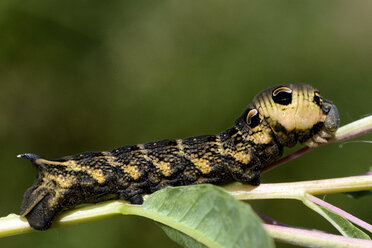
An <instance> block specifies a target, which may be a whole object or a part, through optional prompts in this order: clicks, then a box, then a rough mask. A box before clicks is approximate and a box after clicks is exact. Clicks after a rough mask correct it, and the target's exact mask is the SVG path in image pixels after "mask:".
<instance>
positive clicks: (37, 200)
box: [19, 84, 339, 230]
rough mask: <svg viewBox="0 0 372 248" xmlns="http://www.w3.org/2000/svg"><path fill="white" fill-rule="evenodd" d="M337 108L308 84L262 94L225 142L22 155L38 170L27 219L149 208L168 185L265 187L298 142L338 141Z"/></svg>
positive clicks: (224, 135) (44, 223)
mask: <svg viewBox="0 0 372 248" xmlns="http://www.w3.org/2000/svg"><path fill="white" fill-rule="evenodd" d="M338 125H339V116H338V112H337V108H336V106H335V105H333V104H332V102H331V101H328V100H326V99H324V98H322V97H321V96H320V94H319V91H318V90H317V89H315V88H313V87H312V86H310V85H305V84H283V85H278V86H275V87H273V88H270V89H267V90H264V91H262V92H260V93H259V94H258V95H257V96H256V97H255V98H254V99H253V101H252V103H251V104H250V105H248V107H247V108H246V109H245V110H244V112H243V113H242V114H241V116H239V118H238V119H237V120H236V121H235V124H234V125H233V126H232V127H231V128H229V129H227V130H226V131H223V132H221V133H219V134H217V135H203V136H197V137H190V138H185V139H165V140H161V141H156V142H150V143H146V144H140V145H132V146H123V147H120V148H117V149H113V150H111V151H104V152H86V153H81V154H76V155H72V156H66V157H62V158H59V159H47V158H44V157H40V156H37V155H34V154H30V153H26V154H21V155H19V157H25V158H28V159H29V160H30V161H31V162H32V163H33V165H34V166H35V167H36V170H37V178H36V180H35V181H34V184H33V185H32V186H31V187H30V188H29V189H28V190H27V191H26V192H25V193H24V197H23V202H22V206H21V215H22V216H25V217H26V218H27V220H28V222H29V224H30V225H31V227H33V228H34V229H37V230H45V229H48V228H49V227H50V226H51V224H52V221H53V218H54V217H55V216H56V215H57V214H58V213H60V212H61V211H62V210H64V209H67V208H72V207H74V206H76V205H78V204H81V203H87V202H99V201H104V200H111V199H122V200H129V201H130V202H131V203H133V204H142V202H143V198H142V194H144V193H152V192H154V191H156V190H159V189H162V188H164V187H166V186H168V185H172V186H177V185H191V184H201V183H212V184H224V183H228V182H232V181H240V182H243V183H248V184H251V185H259V184H260V172H261V170H262V169H263V168H265V167H266V166H268V165H270V164H271V163H273V162H275V161H276V160H278V159H279V158H280V157H281V156H282V151H283V147H284V146H287V147H292V146H294V145H295V144H296V143H297V142H300V143H302V144H304V145H307V146H310V147H315V146H317V145H319V144H322V143H325V142H327V139H329V138H331V137H332V136H334V133H335V132H336V130H337V128H338Z"/></svg>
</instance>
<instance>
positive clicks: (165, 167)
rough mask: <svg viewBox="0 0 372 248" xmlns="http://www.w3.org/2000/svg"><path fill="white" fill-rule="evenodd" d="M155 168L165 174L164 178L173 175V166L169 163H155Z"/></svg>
mask: <svg viewBox="0 0 372 248" xmlns="http://www.w3.org/2000/svg"><path fill="white" fill-rule="evenodd" d="M153 164H154V165H155V167H156V168H157V169H159V170H160V172H161V173H163V175H164V176H166V177H169V176H171V175H172V170H171V166H170V164H169V163H167V162H164V161H159V162H155V161H154V162H153Z"/></svg>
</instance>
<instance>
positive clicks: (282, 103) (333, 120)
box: [246, 84, 340, 147]
mask: <svg viewBox="0 0 372 248" xmlns="http://www.w3.org/2000/svg"><path fill="white" fill-rule="evenodd" d="M262 121H264V122H266V123H267V124H268V125H269V126H270V128H271V129H272V131H273V132H274V134H275V137H276V139H277V141H278V142H279V143H280V144H281V145H283V146H288V147H291V146H294V145H295V144H296V143H297V142H300V143H302V144H305V145H307V146H309V147H316V146H318V145H320V144H322V143H326V142H327V140H328V139H329V138H331V137H333V136H334V134H335V132H336V130H337V128H338V126H339V122H340V119H339V115H338V111H337V108H336V106H335V105H334V104H333V103H332V102H331V101H329V100H326V99H324V98H323V97H322V96H321V95H320V93H319V91H318V90H317V89H315V88H314V87H312V86H311V85H307V84H282V85H278V86H275V87H272V88H269V89H267V90H264V91H262V92H260V93H259V94H258V95H256V97H255V98H254V99H253V103H252V105H250V107H249V108H248V110H247V111H246V122H247V124H248V125H249V126H250V127H251V128H255V127H256V126H258V125H259V124H260V123H261V122H262Z"/></svg>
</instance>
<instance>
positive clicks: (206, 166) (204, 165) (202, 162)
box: [191, 158, 212, 174]
mask: <svg viewBox="0 0 372 248" xmlns="http://www.w3.org/2000/svg"><path fill="white" fill-rule="evenodd" d="M191 162H193V163H194V165H195V167H196V168H198V169H199V170H200V171H201V172H202V173H203V174H209V173H210V172H211V169H212V167H211V164H210V163H209V161H208V160H206V159H202V158H194V159H191Z"/></svg>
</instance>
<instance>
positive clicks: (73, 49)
mask: <svg viewBox="0 0 372 248" xmlns="http://www.w3.org/2000/svg"><path fill="white" fill-rule="evenodd" d="M371 13H372V2H371V1H246V0H245V1H243V0H241V1H233V2H228V1H220V0H213V1H212V0H206V1H195V0H194V1H118V0H112V1H98V0H90V1H72V0H65V1H56V0H48V1H43V0H29V1H18V0H2V1H0V86H1V87H0V147H1V149H0V197H1V205H0V216H5V215H7V214H9V213H18V212H19V207H20V204H21V201H22V195H23V192H24V191H25V190H26V188H27V187H29V186H30V185H31V184H32V182H33V180H34V177H35V171H34V168H33V167H32V166H31V164H30V163H29V162H28V161H26V160H19V159H16V155H17V154H19V153H24V152H32V153H36V154H40V155H44V156H47V157H51V158H56V157H60V156H64V155H69V154H74V153H78V152H83V151H92V150H93V151H94V150H108V149H112V148H114V147H117V146H122V145H128V144H136V143H143V142H147V141H152V140H157V139H163V138H182V137H187V136H193V135H201V134H207V133H218V132H220V131H221V130H224V129H226V128H228V127H230V126H231V125H232V124H233V121H234V120H235V118H236V117H237V116H238V115H239V114H240V113H241V112H242V111H243V109H244V108H245V106H246V105H247V104H249V103H250V101H251V100H252V98H253V97H254V95H255V94H256V93H257V92H258V91H260V90H263V89H265V88H267V87H269V86H272V85H275V84H278V83H282V82H305V83H310V84H313V85H314V86H316V87H317V88H318V89H319V90H320V91H321V93H322V95H323V96H325V97H326V98H328V99H331V100H333V101H334V102H335V103H336V104H337V106H338V108H339V112H340V115H341V122H342V124H345V123H348V122H351V121H353V120H357V119H358V118H361V117H362V116H364V115H367V114H369V113H371V112H372V106H371V105H372V98H371V90H372V46H371V44H372V18H371ZM371 138H372V136H371V135H368V136H365V137H362V138H360V139H371ZM371 159H372V155H371V145H370V144H366V143H351V144H345V145H344V146H343V147H342V148H341V147H339V146H338V144H330V145H327V146H324V147H321V148H319V149H317V150H315V151H313V152H311V153H310V154H307V155H305V156H303V157H301V158H299V159H297V160H296V161H292V162H290V163H288V164H287V165H285V166H282V167H280V168H278V169H276V170H274V171H272V172H269V173H267V174H265V175H264V176H263V181H264V182H283V181H299V180H310V179H323V178H333V177H342V176H351V175H358V174H362V173H365V172H366V171H367V170H368V169H369V167H370V166H371V164H372V163H371ZM325 199H326V200H327V201H329V202H331V203H334V204H336V205H337V206H339V207H341V208H343V209H344V210H346V211H349V212H350V213H352V214H355V215H356V216H358V217H360V218H362V219H364V220H365V221H369V222H371V221H372V212H371V204H372V200H371V198H361V199H357V200H355V199H351V198H348V197H347V196H345V195H341V194H340V195H327V196H326V197H325ZM251 203H252V205H253V207H254V208H255V209H256V210H257V211H259V212H261V213H264V214H266V215H269V216H271V217H273V218H275V219H277V220H279V221H281V222H284V223H286V224H289V225H295V226H303V227H308V228H317V229H322V230H325V231H328V232H332V233H336V232H335V230H334V229H333V228H332V227H331V226H330V224H328V222H326V221H325V220H323V219H322V218H321V217H320V216H318V215H317V214H315V213H313V212H312V211H310V210H309V209H307V208H306V207H304V206H303V205H302V204H301V203H299V202H296V201H291V200H285V201H284V200H283V201H282V200H272V201H254V202H251ZM51 245H52V246H53V247H56V248H58V247H113V248H114V247H177V245H176V244H175V243H173V242H172V241H171V240H169V239H168V238H167V237H166V235H165V234H164V233H163V232H162V231H161V230H160V228H159V227H158V226H156V225H155V224H154V223H153V222H151V221H148V220H146V219H143V218H139V217H116V218H111V219H107V220H102V221H97V222H93V223H86V224H80V225H76V226H69V227H63V228H58V229H53V230H49V231H47V232H38V233H31V234H26V235H20V236H14V237H8V238H4V239H1V240H0V247H4V248H5V247H40V248H43V247H50V246H51ZM278 246H279V247H289V246H288V245H278Z"/></svg>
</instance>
